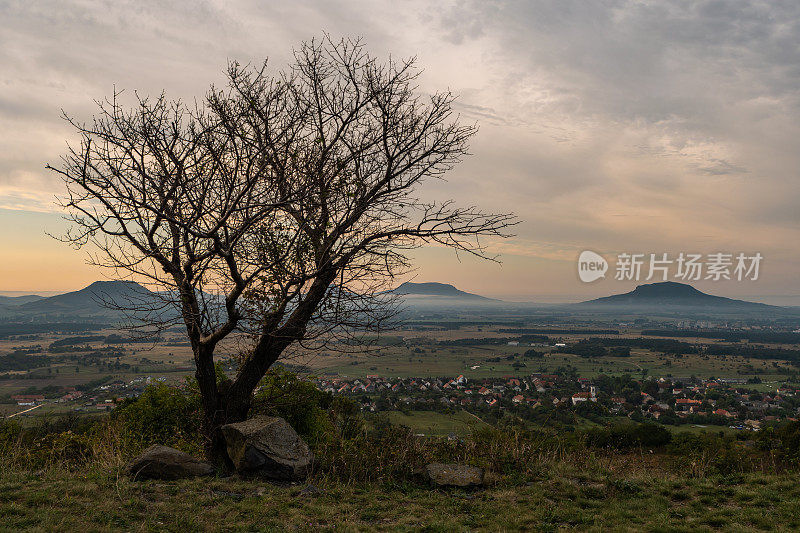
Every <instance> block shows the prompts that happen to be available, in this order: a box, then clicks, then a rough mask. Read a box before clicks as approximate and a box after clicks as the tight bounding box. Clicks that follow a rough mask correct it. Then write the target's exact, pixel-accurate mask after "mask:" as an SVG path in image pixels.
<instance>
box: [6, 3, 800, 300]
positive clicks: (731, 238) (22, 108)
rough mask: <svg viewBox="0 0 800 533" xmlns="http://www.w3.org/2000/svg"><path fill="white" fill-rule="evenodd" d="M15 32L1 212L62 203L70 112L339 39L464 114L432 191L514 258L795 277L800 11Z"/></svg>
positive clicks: (102, 22)
mask: <svg viewBox="0 0 800 533" xmlns="http://www.w3.org/2000/svg"><path fill="white" fill-rule="evenodd" d="M0 19H2V20H3V21H4V24H3V29H2V31H0V124H2V129H0V207H7V208H8V207H11V208H15V209H32V210H33V209H36V210H40V209H47V208H48V206H52V204H51V203H50V198H51V196H52V191H55V190H57V188H58V185H57V181H56V180H55V179H54V178H53V176H50V175H48V174H46V173H45V172H44V171H43V166H44V164H45V163H46V162H52V161H55V160H56V159H57V158H58V156H59V154H60V153H61V151H62V150H63V147H64V141H65V140H67V139H69V137H70V132H69V130H68V129H67V128H66V127H65V126H64V124H63V123H62V122H61V121H60V120H59V118H58V117H59V114H60V110H61V109H62V108H63V109H65V110H67V111H68V112H69V113H71V114H73V115H75V116H78V117H83V118H88V117H89V116H90V114H91V112H92V109H93V104H92V99H94V98H102V97H104V96H108V95H109V94H110V93H111V91H112V90H113V87H115V86H116V87H117V88H124V89H126V90H127V91H128V92H130V91H132V90H139V91H141V92H143V93H157V92H160V91H161V90H166V92H167V93H168V95H169V96H172V97H180V98H184V99H192V98H195V97H200V96H202V94H203V93H204V91H205V90H206V89H207V88H208V86H209V84H211V83H220V82H222V81H223V70H224V67H225V64H226V61H227V60H229V59H236V60H239V61H242V62H260V61H262V60H263V59H264V58H265V57H267V56H269V57H270V60H271V63H272V65H273V66H276V67H280V66H281V65H282V64H284V63H285V62H286V60H287V59H288V58H289V57H290V54H291V50H292V47H294V46H297V45H298V44H299V42H300V41H301V40H303V39H308V38H311V37H314V36H319V35H321V32H322V31H323V30H324V31H328V32H330V33H331V34H332V35H334V36H338V35H348V36H349V35H362V36H363V37H364V39H365V42H366V43H367V45H368V46H369V47H370V48H371V50H373V51H374V52H375V53H376V54H377V55H379V56H385V55H386V54H388V53H392V54H393V55H395V56H412V55H416V56H417V57H418V60H419V65H420V66H421V67H423V68H424V74H423V76H422V77H421V79H420V84H421V89H422V90H423V91H427V92H433V91H435V90H441V89H447V88H449V89H452V90H453V91H454V92H456V93H458V94H460V95H461V98H460V100H459V102H458V104H457V110H458V111H459V112H460V113H461V115H462V117H463V118H464V119H465V120H475V121H477V122H478V123H479V124H480V126H481V130H480V132H479V134H478V135H477V136H476V138H475V139H474V142H473V146H472V152H473V154H474V155H473V156H472V157H470V158H468V159H467V160H466V161H465V163H464V164H463V165H462V166H461V167H459V168H458V169H456V171H455V172H454V173H453V175H452V177H451V180H450V182H449V183H446V184H442V183H434V184H432V186H431V187H430V188H429V190H428V191H426V194H427V193H429V194H431V195H432V196H440V197H455V198H456V199H457V200H459V201H461V202H463V203H469V204H474V203H479V204H481V205H482V206H485V207H486V208H487V209H502V210H513V211H516V212H517V213H518V214H519V215H520V216H521V217H522V218H523V219H524V221H525V222H524V224H523V225H522V226H521V228H520V237H519V239H518V240H517V241H515V242H514V243H513V245H511V244H508V245H504V246H505V249H506V250H507V251H509V253H510V254H512V255H514V254H517V255H518V256H519V257H546V258H548V261H551V260H552V261H558V260H564V261H567V260H568V258H569V257H570V254H572V251H573V250H575V249H579V248H583V247H591V248H594V249H599V250H600V251H603V250H608V251H614V250H623V249H626V248H628V249H647V250H648V251H652V252H660V251H667V250H671V249H679V248H687V249H688V248H692V247H695V246H696V247H711V248H720V247H726V246H727V247H735V248H737V249H742V250H751V249H756V248H758V249H761V250H762V251H764V253H765V254H768V253H772V254H773V256H774V257H779V258H780V259H779V261H782V265H783V266H782V267H781V268H777V269H775V270H773V272H789V271H790V270H791V269H790V268H789V266H790V265H792V264H795V265H796V264H797V262H798V255H797V252H786V250H785V248H786V243H787V242H797V240H798V238H800V228H799V227H798V223H799V222H800V217H798V216H797V208H796V204H797V201H798V199H800V155H799V154H798V152H800V151H798V150H797V139H798V138H799V137H800V121H799V120H798V117H799V116H800V89H798V87H800V3H797V2H795V1H788V0H786V1H780V0H776V1H770V2H765V1H761V2H759V1H756V2H730V1H722V0H701V1H689V0H670V1H667V0H636V1H634V0H600V1H597V2H584V1H578V0H548V1H544V0H535V1H523V0H516V1H514V0H507V1H500V0H494V1H490V0H455V1H449V2H443V3H429V2H423V1H422V0H411V1H406V2H375V1H370V0H358V1H355V0H354V1H346V0H339V1H314V0H299V1H296V2H257V1H255V0H234V1H230V2H224V3H223V2H216V1H210V0H201V1H196V2H188V1H185V2H181V1H171V2H157V1H155V0H140V1H128V2H124V1H123V2H101V1H91V0H84V1H79V0H64V1H55V0H53V1H50V2H46V1H43V2H27V1H6V2H2V3H0ZM3 238H4V237H3V234H2V233H0V241H2V239H3ZM559 258H560V259H559ZM520 261H522V260H520ZM522 264H523V263H519V265H517V267H514V268H512V269H511V270H512V271H513V272H515V273H516V272H522V271H524V268H523V267H522V266H520V265H522ZM557 272H558V269H553V270H552V272H551V271H549V270H548V274H547V275H548V276H549V275H552V276H558V274H557ZM573 281H574V280H573V277H572V276H565V277H563V278H557V279H556V278H553V279H550V280H549V281H547V282H546V285H548V286H559V284H561V286H564V285H565V284H568V283H572V282H573ZM498 283H500V282H498ZM502 283H505V284H506V285H508V286H512V285H514V283H515V281H514V280H511V279H508V280H506V281H503V282H502ZM774 283H775V284H776V286H777V285H780V286H782V287H786V286H790V285H791V284H792V283H795V284H796V280H794V279H793V278H791V276H788V275H787V274H785V273H784V274H780V275H777V274H776V278H775V280H774Z"/></svg>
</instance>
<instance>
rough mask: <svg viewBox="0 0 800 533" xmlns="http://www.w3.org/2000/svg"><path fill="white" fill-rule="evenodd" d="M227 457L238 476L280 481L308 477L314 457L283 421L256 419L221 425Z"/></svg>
mask: <svg viewBox="0 0 800 533" xmlns="http://www.w3.org/2000/svg"><path fill="white" fill-rule="evenodd" d="M222 434H223V435H224V436H225V442H226V444H227V447H228V456H229V457H230V458H231V461H233V465H234V466H235V467H236V470H237V471H238V472H240V473H254V474H258V475H260V476H263V477H266V478H269V479H277V480H283V481H294V480H299V479H303V478H305V477H306V476H307V475H308V472H309V470H310V468H311V464H312V462H313V461H314V454H312V453H311V450H310V449H309V448H308V445H307V444H306V443H305V442H304V441H303V439H301V438H300V436H299V435H298V434H297V432H295V430H294V429H292V426H290V425H289V424H288V423H287V422H286V420H284V419H283V418H276V417H270V416H259V417H255V418H252V419H250V420H245V421H244V422H237V423H235V424H227V425H224V426H222Z"/></svg>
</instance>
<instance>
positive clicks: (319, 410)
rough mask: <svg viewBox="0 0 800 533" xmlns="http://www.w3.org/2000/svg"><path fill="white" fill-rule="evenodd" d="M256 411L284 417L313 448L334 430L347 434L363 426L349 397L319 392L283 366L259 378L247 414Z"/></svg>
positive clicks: (357, 430)
mask: <svg viewBox="0 0 800 533" xmlns="http://www.w3.org/2000/svg"><path fill="white" fill-rule="evenodd" d="M255 415H268V416H279V417H281V418H283V419H285V420H286V421H287V422H288V423H289V424H290V425H291V426H292V427H293V428H294V430H295V431H297V433H298V434H299V435H300V436H301V437H303V439H305V440H306V442H308V444H309V445H310V446H311V447H312V448H316V447H317V446H319V445H320V444H322V443H323V442H324V441H328V440H330V439H332V438H334V436H335V435H336V434H338V435H341V436H343V437H344V438H350V437H352V436H353V435H355V434H357V433H359V432H360V431H362V430H363V427H364V422H363V420H362V417H361V413H360V410H359V408H358V406H357V405H356V404H355V403H354V402H353V401H352V400H349V399H347V398H344V397H334V396H333V395H332V394H330V393H327V392H322V391H320V390H319V389H317V387H316V386H314V384H313V383H311V382H309V381H304V380H302V379H299V378H298V377H297V376H296V375H295V374H294V373H292V372H289V371H287V370H285V369H284V368H282V367H275V368H273V369H270V371H269V372H267V374H266V375H265V376H264V378H263V379H262V381H261V384H260V386H259V388H258V392H257V393H256V395H255V397H254V398H253V404H252V407H251V408H250V416H255Z"/></svg>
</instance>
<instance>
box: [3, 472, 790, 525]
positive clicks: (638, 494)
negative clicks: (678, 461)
mask: <svg viewBox="0 0 800 533" xmlns="http://www.w3.org/2000/svg"><path fill="white" fill-rule="evenodd" d="M311 483H313V484H314V486H315V487H316V488H317V489H318V490H317V491H308V490H306V491H304V490H303V489H304V486H303V485H289V486H278V485H272V484H268V483H265V482H263V481H258V480H243V479H238V478H235V477H234V478H228V479H219V478H218V479H212V480H183V481H176V482H158V481H147V482H131V481H129V480H128V479H127V478H124V477H119V476H117V475H115V474H113V473H109V472H107V471H106V472H104V471H91V470H90V471H88V472H85V473H66V472H58V471H50V472H46V473H40V474H24V473H12V472H3V473H2V474H0V531H21V530H28V531H53V530H79V531H82V532H87V533H88V532H92V531H286V530H296V531H318V530H325V529H330V530H336V531H420V530H423V531H466V530H469V531H516V530H537V531H555V530H589V531H607V530H616V531H626V530H627V531H629V530H646V531H711V530H715V529H719V528H722V529H725V530H733V531H749V530H755V531H758V530H762V531H768V530H770V531H772V530H778V531H792V530H797V529H798V528H800V485H798V484H797V483H796V479H795V478H794V477H790V476H765V475H752V476H741V477H738V478H735V479H726V478H718V479H687V478H680V477H674V478H652V477H649V476H648V475H646V473H642V474H641V475H639V476H636V477H617V476H614V475H613V474H612V473H609V472H605V473H596V474H589V475H587V474H585V473H581V472H577V471H569V469H567V471H559V472H557V473H550V472H542V473H541V479H540V480H538V481H535V482H532V483H529V484H527V485H524V486H517V487H513V486H502V485H496V486H492V487H489V488H487V489H485V490H479V491H474V492H467V491H462V490H434V489H431V488H429V487H426V486H424V485H422V484H417V485H410V484H406V485H397V486H392V485H388V484H382V485H378V484H372V485H346V484H341V483H336V482H328V481H326V480H325V479H315V480H312V481H311Z"/></svg>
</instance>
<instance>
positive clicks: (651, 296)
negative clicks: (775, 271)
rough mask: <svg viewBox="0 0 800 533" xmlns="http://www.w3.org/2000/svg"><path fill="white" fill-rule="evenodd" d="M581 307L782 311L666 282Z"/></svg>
mask: <svg viewBox="0 0 800 533" xmlns="http://www.w3.org/2000/svg"><path fill="white" fill-rule="evenodd" d="M577 305H581V306H594V307H651V308H663V307H668V308H672V307H691V308H710V309H713V308H722V309H728V310H733V309H736V310H752V311H757V310H764V311H766V310H782V309H783V308H782V307H777V306H774V305H767V304H761V303H754V302H746V301H744V300H734V299H733V298H725V297H722V296H713V295H711V294H706V293H704V292H701V291H699V290H697V289H695V288H694V287H692V286H691V285H687V284H685V283H676V282H674V281H665V282H662V283H650V284H647V285H639V286H638V287H636V288H635V289H634V290H632V291H631V292H626V293H625V294H615V295H613V296H605V297H603V298H597V299H595V300H589V301H587V302H582V303H580V304H577Z"/></svg>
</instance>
